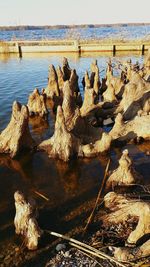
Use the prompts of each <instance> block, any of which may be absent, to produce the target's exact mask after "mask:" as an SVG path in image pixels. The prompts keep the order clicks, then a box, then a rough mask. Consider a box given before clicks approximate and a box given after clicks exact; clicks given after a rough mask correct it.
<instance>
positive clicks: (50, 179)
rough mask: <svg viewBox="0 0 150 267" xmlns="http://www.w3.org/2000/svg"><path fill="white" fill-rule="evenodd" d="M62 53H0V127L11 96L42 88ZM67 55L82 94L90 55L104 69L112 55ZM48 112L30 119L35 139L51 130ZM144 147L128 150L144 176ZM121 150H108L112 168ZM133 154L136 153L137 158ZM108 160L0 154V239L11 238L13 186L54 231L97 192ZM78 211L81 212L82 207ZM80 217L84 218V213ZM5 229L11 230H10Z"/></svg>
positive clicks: (22, 97)
mask: <svg viewBox="0 0 150 267" xmlns="http://www.w3.org/2000/svg"><path fill="white" fill-rule="evenodd" d="M63 56H64V54H63ZM63 56H62V55H61V56H60V55H58V54H57V55H56V54H55V55H51V54H42V55H41V54H40V56H39V55H38V56H37V55H25V57H23V58H22V59H21V60H20V59H19V58H17V57H16V56H14V55H13V56H10V57H6V59H4V58H3V57H0V107H1V110H0V131H1V130H2V129H4V127H5V126H6V125H7V123H8V122H9V120H10V115H11V106H12V103H13V101H14V100H18V101H20V102H21V103H23V104H26V103H27V99H28V95H29V93H31V92H32V91H33V89H34V88H35V87H38V88H39V89H40V90H41V89H42V88H43V87H44V86H46V84H47V76H48V66H49V64H54V65H55V66H57V65H61V62H62V57H63ZM65 56H67V57H68V59H69V63H70V66H71V68H76V70H77V73H78V75H79V86H80V90H81V92H82V94H83V90H82V83H81V81H82V77H83V75H84V72H85V70H89V69H90V63H91V62H92V61H93V59H94V58H97V60H98V65H99V67H100V70H102V69H104V68H105V67H106V62H107V61H108V57H109V56H110V55H109V54H100V53H93V54H92V56H91V55H90V54H84V55H83V57H78V56H77V55H76V54H70V55H68V54H67V55H65ZM130 56H131V55H126V54H124V55H117V56H116V58H114V60H116V59H117V60H118V59H119V60H125V59H127V58H129V57H130ZM132 59H133V61H134V62H135V61H136V60H137V59H138V60H139V61H140V62H142V60H143V58H142V57H141V56H139V54H134V55H133V54H132ZM103 75H104V73H102V74H101V76H103ZM49 107H51V103H49ZM49 111H50V112H49V115H48V121H46V120H43V119H42V118H39V117H33V118H30V130H31V133H32V135H33V138H35V139H36V141H37V142H41V141H42V140H44V139H46V138H48V137H49V136H51V135H52V134H53V131H54V121H55V114H54V113H53V111H52V109H49ZM144 149H145V148H144V147H139V148H136V150H135V146H133V147H132V146H129V152H131V155H132V156H133V159H136V164H137V168H138V170H139V171H140V172H141V173H142V172H143V174H144V175H145V176H146V177H147V175H148V171H147V172H146V171H145V168H146V169H147V170H148V168H147V166H148V164H149V158H148V156H145V154H144V152H145V150H144ZM140 150H141V151H140ZM135 151H136V152H135ZM120 155H121V151H120V149H116V150H114V151H112V152H111V157H112V158H113V162H112V164H111V168H112V169H113V168H114V167H115V166H116V165H117V160H118V158H119V157H120ZM137 155H139V158H138V159H137ZM107 161H108V157H105V156H103V157H102V156H100V157H98V158H93V159H90V160H89V159H84V160H81V159H79V160H75V161H71V162H70V163H69V164H66V163H63V162H62V161H58V160H53V159H49V158H48V156H47V155H46V154H45V153H43V152H36V153H28V154H22V155H20V157H19V159H16V160H12V159H10V158H9V156H6V155H5V156H4V155H0V217H1V219H0V236H1V237H0V243H3V244H4V241H6V240H7V239H8V234H9V235H10V237H9V238H10V241H11V242H12V239H11V238H12V237H13V236H14V229H13V228H12V222H13V218H14V212H15V210H14V200H13V194H14V192H15V191H16V190H18V189H19V190H23V191H24V192H26V193H28V194H31V195H32V196H33V197H35V198H36V199H37V201H38V205H39V207H43V209H42V211H41V213H40V214H41V215H40V220H41V223H42V225H44V226H45V227H48V228H50V227H51V229H52V230H54V231H55V230H56V225H57V224H59V223H60V221H61V220H62V217H63V216H69V214H70V212H72V210H75V209H77V208H78V206H80V205H87V203H88V201H90V200H91V199H93V198H94V197H96V194H97V192H98V189H99V186H100V184H101V181H102V178H103V173H104V168H105V166H106V164H107ZM34 191H39V192H41V193H43V194H44V195H45V196H47V197H48V198H49V202H46V203H45V202H44V201H43V199H40V198H39V197H38V196H37V195H36V194H35V192H34ZM83 212H84V211H83ZM80 213H81V214H82V210H80ZM46 214H47V215H46ZM81 214H80V215H81ZM47 216H48V217H47ZM74 216H75V215H74ZM84 216H85V218H87V214H86V213H85V212H84ZM48 218H50V219H48ZM82 219H83V217H82ZM79 222H80V216H79V214H78V215H77V218H76V220H75V223H76V224H79ZM68 225H69V226H68ZM68 225H67V224H65V221H64V223H63V224H61V223H60V224H59V230H60V232H63V231H64V229H65V227H66V229H67V227H72V226H71V225H70V224H68ZM4 228H5V231H4ZM9 229H11V231H8V230H9ZM68 229H69V228H68ZM2 233H3V234H2ZM1 234H2V235H1Z"/></svg>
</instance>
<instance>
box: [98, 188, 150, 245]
mask: <svg viewBox="0 0 150 267" xmlns="http://www.w3.org/2000/svg"><path fill="white" fill-rule="evenodd" d="M104 204H105V207H106V208H108V209H109V210H110V211H111V213H109V214H107V215H104V216H103V218H102V221H103V224H104V225H105V226H106V225H110V224H114V225H117V224H118V223H124V222H127V221H128V219H129V218H131V217H132V218H135V221H136V220H137V219H138V223H137V226H136V228H135V230H134V231H132V232H131V233H130V234H129V236H128V238H127V244H129V245H136V243H137V242H138V241H139V240H140V239H142V238H143V237H144V236H145V235H147V234H150V203H148V202H144V201H142V200H133V199H130V198H126V197H124V196H123V195H119V194H116V193H114V192H110V193H108V194H107V195H106V196H105V197H104Z"/></svg>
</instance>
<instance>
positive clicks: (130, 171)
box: [106, 149, 140, 189]
mask: <svg viewBox="0 0 150 267" xmlns="http://www.w3.org/2000/svg"><path fill="white" fill-rule="evenodd" d="M132 165H133V164H132V161H131V159H130V157H129V154H128V150H127V149H125V150H124V151H123V152H122V156H121V158H120V160H119V167H118V168H117V169H116V170H114V171H113V173H112V174H111V175H110V176H109V178H108V180H107V182H106V188H107V189H112V188H114V186H116V185H128V184H134V183H135V182H137V181H138V180H139V176H140V175H138V174H137V172H136V171H135V170H134V168H133V166H132Z"/></svg>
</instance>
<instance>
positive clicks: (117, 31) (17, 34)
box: [0, 25, 150, 41]
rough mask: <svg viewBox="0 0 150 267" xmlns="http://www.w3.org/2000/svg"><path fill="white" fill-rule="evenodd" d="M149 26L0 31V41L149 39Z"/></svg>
mask: <svg viewBox="0 0 150 267" xmlns="http://www.w3.org/2000/svg"><path fill="white" fill-rule="evenodd" d="M149 37H150V25H132V26H129V25H128V26H127V25H123V26H121V25H120V26H119V25H118V26H104V27H97V28H96V27H95V28H90V27H87V28H74V29H36V30H35V29H34V30H23V29H22V30H15V31H14V30H10V31H8V30H5V31H2V30H0V40H5V41H6V40H7V41H10V40H15V39H19V40H41V39H58V38H59V39H64V38H75V39H76V38H81V39H94V38H102V39H107V38H115V39H116V38H117V39H118V38H119V39H140V38H142V39H143V38H144V39H149Z"/></svg>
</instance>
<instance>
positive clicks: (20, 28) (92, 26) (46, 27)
mask: <svg viewBox="0 0 150 267" xmlns="http://www.w3.org/2000/svg"><path fill="white" fill-rule="evenodd" d="M148 25H150V23H115V24H81V25H44V26H33V25H18V26H0V31H6V30H7V31H11V30H13V31H15V30H16V31H17V30H46V29H47V30H50V29H78V28H101V27H128V26H148Z"/></svg>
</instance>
